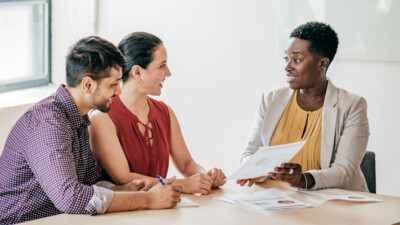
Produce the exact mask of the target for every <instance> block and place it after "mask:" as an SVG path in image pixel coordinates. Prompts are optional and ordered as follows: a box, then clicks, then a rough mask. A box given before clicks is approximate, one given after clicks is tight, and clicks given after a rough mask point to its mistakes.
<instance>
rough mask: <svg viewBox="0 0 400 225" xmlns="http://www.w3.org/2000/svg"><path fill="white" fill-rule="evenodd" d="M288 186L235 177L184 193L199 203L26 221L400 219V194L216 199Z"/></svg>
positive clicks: (372, 221) (322, 221) (384, 221)
mask: <svg viewBox="0 0 400 225" xmlns="http://www.w3.org/2000/svg"><path fill="white" fill-rule="evenodd" d="M270 187H274V188H279V189H288V188H289V187H288V185H287V184H286V183H283V182H279V181H271V180H269V181H266V182H264V183H262V184H257V185H253V186H252V187H241V186H239V185H237V184H236V183H234V182H233V181H229V182H227V183H226V184H225V185H224V186H223V187H222V188H219V189H215V190H212V191H211V193H210V194H208V195H203V196H196V195H186V194H183V195H182V196H184V197H186V198H189V199H190V200H192V201H194V202H196V203H198V204H199V206H198V207H187V208H174V209H163V210H137V211H130V212H121V213H109V214H104V215H96V216H89V215H68V214H60V215H56V216H51V217H47V218H43V219H38V220H34V221H30V222H26V223H23V224H40V225H47V224H57V225H64V224H65V225H66V224H77V225H79V224H85V225H86V224H98V225H101V224H107V225H108V224H118V225H124V224H141V225H142V224H163V225H165V224H189V225H197V224H221V225H223V224H224V225H226V224H232V225H236V224H245V225H255V224H335V225H337V224H374V225H375V224H394V223H396V222H400V197H395V196H387V195H376V194H370V193H364V192H362V193H361V194H363V195H366V196H370V197H373V198H378V199H381V200H384V202H375V203H357V202H348V201H341V200H329V201H327V202H325V203H323V204H321V205H319V206H318V207H311V208H305V209H297V210H290V211H281V212H259V211H254V210H250V209H246V208H242V207H240V206H237V205H233V204H227V203H223V202H220V201H216V200H214V198H215V197H219V196H222V195H225V194H236V193H249V192H254V191H261V190H265V189H266V188H270Z"/></svg>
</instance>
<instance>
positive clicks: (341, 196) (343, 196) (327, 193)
mask: <svg viewBox="0 0 400 225" xmlns="http://www.w3.org/2000/svg"><path fill="white" fill-rule="evenodd" d="M306 192H307V193H308V194H311V195H314V196H315V197H318V196H319V197H325V199H326V200H345V201H352V202H383V200H380V199H376V198H371V197H368V196H366V195H362V194H359V193H356V192H351V191H347V190H342V189H338V188H332V189H322V190H317V191H306ZM326 200H325V201H326Z"/></svg>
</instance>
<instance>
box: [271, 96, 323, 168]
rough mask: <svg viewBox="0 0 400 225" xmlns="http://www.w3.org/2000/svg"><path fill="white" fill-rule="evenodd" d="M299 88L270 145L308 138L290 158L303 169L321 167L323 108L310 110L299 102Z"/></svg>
mask: <svg viewBox="0 0 400 225" xmlns="http://www.w3.org/2000/svg"><path fill="white" fill-rule="evenodd" d="M296 96H297V90H296V91H295V92H294V94H293V96H292V98H291V99H290V102H289V105H288V106H287V108H286V110H285V112H284V113H283V116H282V118H281V119H280V121H279V123H278V126H277V127H276V128H275V131H274V134H273V135H272V138H271V142H270V145H271V146H272V145H281V144H288V143H292V142H297V141H304V140H306V143H305V145H304V146H303V148H302V149H300V151H299V152H298V153H297V154H296V155H295V156H294V157H293V158H292V159H291V160H290V162H292V163H299V164H301V167H302V170H303V172H304V171H307V170H312V169H317V170H319V169H321V125H322V108H323V107H321V108H319V109H318V110H315V111H312V112H309V111H304V110H303V109H301V108H300V106H299V105H298V104H297V100H296V99H297V98H296Z"/></svg>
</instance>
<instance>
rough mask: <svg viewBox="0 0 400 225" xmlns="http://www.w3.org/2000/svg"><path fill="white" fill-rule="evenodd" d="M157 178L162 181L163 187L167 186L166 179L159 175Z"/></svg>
mask: <svg viewBox="0 0 400 225" xmlns="http://www.w3.org/2000/svg"><path fill="white" fill-rule="evenodd" d="M157 178H158V180H159V181H160V183H162V185H167V181H165V180H164V178H162V177H161V176H160V175H157Z"/></svg>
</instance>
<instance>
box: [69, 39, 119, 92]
mask: <svg viewBox="0 0 400 225" xmlns="http://www.w3.org/2000/svg"><path fill="white" fill-rule="evenodd" d="M117 65H119V66H120V67H121V69H122V71H124V70H125V67H126V61H125V58H124V57H123V55H122V54H121V52H120V51H119V50H118V48H117V47H116V46H115V45H114V44H112V43H111V42H109V41H107V40H105V39H103V38H101V37H97V36H89V37H86V38H82V39H81V40H79V41H78V42H76V43H75V44H74V45H73V46H72V47H71V48H70V49H69V52H68V54H67V57H66V74H67V85H68V86H70V87H75V86H76V85H78V84H80V83H81V81H82V79H83V78H84V77H85V76H90V77H91V78H92V79H93V80H96V81H98V80H101V79H103V78H106V77H108V76H109V73H107V71H108V70H109V69H111V68H112V67H115V66H117Z"/></svg>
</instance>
